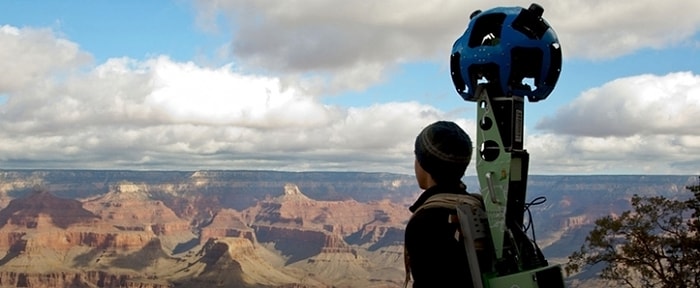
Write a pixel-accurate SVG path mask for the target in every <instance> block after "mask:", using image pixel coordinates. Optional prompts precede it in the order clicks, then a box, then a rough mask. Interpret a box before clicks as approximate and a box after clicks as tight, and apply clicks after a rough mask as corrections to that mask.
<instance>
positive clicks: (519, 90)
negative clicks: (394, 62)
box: [450, 4, 562, 102]
mask: <svg viewBox="0 0 700 288" xmlns="http://www.w3.org/2000/svg"><path fill="white" fill-rule="evenodd" d="M543 12H544V9H542V7H541V6H539V5H537V4H532V5H530V7H529V8H528V9H525V8H522V7H498V8H493V9H490V10H487V11H483V12H481V11H478V10H477V11H475V12H474V13H472V15H471V19H470V21H469V26H468V27H467V31H465V32H464V35H462V36H461V37H459V39H457V41H455V43H454V45H453V46H452V56H451V57H450V70H451V73H452V82H453V83H454V85H455V88H456V89H457V93H459V94H460V95H461V96H462V98H464V100H467V101H476V97H477V95H475V92H476V87H477V85H479V84H482V83H487V84H486V85H487V87H488V91H489V94H492V93H494V92H496V93H500V94H499V95H492V96H507V97H513V96H518V97H527V98H528V99H529V100H530V102H537V101H540V100H543V99H545V98H547V96H549V93H551V92H552V90H554V86H555V85H556V83H557V80H558V79H559V74H560V72H561V61H562V56H561V47H560V44H559V40H558V39H557V35H556V34H555V33H554V30H553V29H552V27H551V26H550V25H549V24H548V23H547V21H545V20H544V19H543V18H542V14H543Z"/></svg>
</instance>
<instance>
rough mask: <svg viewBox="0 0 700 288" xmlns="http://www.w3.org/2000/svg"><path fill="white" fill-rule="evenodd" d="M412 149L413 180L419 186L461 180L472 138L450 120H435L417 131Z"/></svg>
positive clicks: (468, 156)
mask: <svg viewBox="0 0 700 288" xmlns="http://www.w3.org/2000/svg"><path fill="white" fill-rule="evenodd" d="M414 152H415V154H416V162H415V170H416V180H417V181H418V184H419V186H420V187H421V188H423V189H427V188H430V186H432V185H435V184H452V183H461V180H462V176H464V171H465V170H467V166H468V165H469V161H470V160H471V156H472V141H471V139H470V138H469V135H467V133H466V132H464V130H462V128H460V127H459V126H458V125H457V124H455V123H454V122H449V121H438V122H435V123H433V124H430V125H429V126H428V127H425V128H424V129H423V131H421V132H420V134H418V137H416V144H415V151H414ZM426 174H427V175H426Z"/></svg>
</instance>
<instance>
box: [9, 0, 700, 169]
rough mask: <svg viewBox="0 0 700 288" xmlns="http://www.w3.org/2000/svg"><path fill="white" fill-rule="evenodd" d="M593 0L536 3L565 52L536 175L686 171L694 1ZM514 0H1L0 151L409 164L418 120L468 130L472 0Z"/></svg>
mask: <svg viewBox="0 0 700 288" xmlns="http://www.w3.org/2000/svg"><path fill="white" fill-rule="evenodd" d="M579 2H580V3H579ZM597 2H598V1H577V2H571V1H553V0H552V1H540V2H538V3H539V4H541V5H542V6H543V7H544V9H545V12H544V17H545V19H547V21H548V22H549V23H550V24H551V25H552V26H553V27H554V30H555V31H556V33H557V35H558V36H559V40H560V42H561V44H562V51H563V53H564V64H563V67H562V73H561V77H560V79H559V82H558V83H557V86H556V88H555V90H554V92H553V93H552V94H551V95H550V96H549V98H547V99H546V100H544V101H541V102H538V103H526V125H527V127H526V129H527V131H526V133H527V134H526V136H527V138H526V143H525V147H526V149H528V151H529V152H530V154H531V164H530V171H531V173H534V174H699V173H700V129H697V128H696V127H697V124H696V123H697V120H696V119H697V115H700V104H699V102H700V60H699V59H700V52H699V50H700V33H699V31H700V18H699V17H697V13H696V12H695V11H699V10H700V2H698V1H692V0H672V1H666V2H663V3H662V2H661V1H647V0H640V1H633V0H629V1H627V0H626V1H616V2H615V3H607V2H606V3H603V2H601V3H597ZM529 4H530V2H525V1H440V2H437V1H436V2H425V1H415V3H413V2H411V1H399V0H396V1H381V2H375V1H366V2H351V3H348V2H347V1H334V0H322V1H238V0H230V1H229V0H213V1H185V0H178V1H14V0H10V1H3V2H2V4H0V68H2V70H3V71H12V72H6V73H4V74H3V75H0V123H2V124H0V147H2V148H1V149H0V167H3V168H29V169H39V168H87V169H166V170H196V169H273V170H289V171H306V170H332V171H381V172H397V173H407V174H411V173H413V168H412V167H413V155H412V151H413V147H412V144H413V140H414V137H415V135H416V134H417V133H418V132H419V131H420V129H421V128H422V127H424V126H426V125H428V124H430V123H432V122H434V121H436V120H440V119H445V120H452V121H456V122H457V123H458V124H460V125H461V126H462V127H463V128H464V129H465V130H466V131H467V132H468V133H469V134H470V135H472V138H474V139H475V138H476V137H475V136H476V135H475V122H474V118H475V108H476V107H475V104H474V103H471V102H464V101H463V100H461V98H460V97H459V96H458V95H457V94H456V92H455V91H454V87H453V85H452V83H451V80H450V77H449V67H448V63H447V60H448V59H449V53H450V51H451V47H452V43H453V42H454V41H455V40H456V39H457V38H458V37H459V36H461V34H462V33H463V32H464V30H465V28H466V25H467V24H468V22H467V21H468V15H469V14H470V13H471V12H472V11H473V10H476V9H481V10H486V9H489V8H493V7H496V6H522V7H527V6H529ZM669 19H673V20H674V21H669ZM473 167H474V165H471V168H470V169H469V170H468V172H467V173H468V174H472V175H473V174H474V173H475V171H474V169H473Z"/></svg>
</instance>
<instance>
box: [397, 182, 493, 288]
mask: <svg viewBox="0 0 700 288" xmlns="http://www.w3.org/2000/svg"><path fill="white" fill-rule="evenodd" d="M432 208H448V209H452V210H454V211H455V213H454V214H452V213H450V217H449V218H448V219H447V221H448V222H449V223H458V224H459V229H457V232H456V233H458V234H456V235H455V238H458V237H462V236H464V233H465V232H467V233H473V232H474V231H473V230H474V229H473V227H469V226H473V225H468V224H467V223H466V220H464V221H462V219H463V218H465V217H466V216H465V213H468V214H469V215H470V216H469V217H470V218H477V219H486V215H485V212H484V210H485V208H484V201H483V198H482V197H481V195H478V194H450V193H438V194H435V195H433V196H430V197H429V198H428V199H427V200H426V201H425V202H423V204H422V205H421V206H420V207H418V209H416V211H414V212H413V215H416V214H417V213H418V212H419V211H421V210H425V209H432ZM411 218H413V216H411ZM471 220H472V219H470V221H471ZM468 238H469V239H472V240H473V239H474V237H473V234H471V235H470V237H468ZM472 242H473V241H472ZM466 245H467V244H466V243H465V246H466ZM468 256H469V255H468ZM474 257H475V256H474ZM410 260H411V259H410V257H409V255H408V250H407V249H406V244H405V243H404V265H405V268H406V278H405V280H404V285H403V287H404V288H407V287H408V282H410V281H411V265H410ZM470 262H472V260H471V259H470Z"/></svg>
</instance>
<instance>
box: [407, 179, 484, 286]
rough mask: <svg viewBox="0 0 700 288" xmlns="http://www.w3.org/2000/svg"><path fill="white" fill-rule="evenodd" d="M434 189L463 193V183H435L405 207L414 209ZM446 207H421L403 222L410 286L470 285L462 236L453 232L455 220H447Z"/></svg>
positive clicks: (436, 191)
mask: <svg viewBox="0 0 700 288" xmlns="http://www.w3.org/2000/svg"><path fill="white" fill-rule="evenodd" d="M438 193H453V194H467V190H466V187H465V186H464V185H463V184H461V183H459V185H436V186H433V187H431V188H429V189H427V190H425V191H424V192H423V193H422V194H421V195H420V196H419V197H418V200H416V202H415V203H414V204H413V205H412V206H411V207H410V208H409V210H411V212H415V211H416V210H418V208H419V207H420V206H421V205H423V203H425V201H426V200H427V199H428V198H430V196H433V195H435V194H438ZM455 213H456V212H455V210H453V209H448V208H426V209H421V210H420V211H418V212H417V213H415V214H414V215H413V217H411V220H409V222H408V224H407V225H406V234H405V239H404V241H405V245H406V253H407V255H408V260H407V261H408V267H407V268H409V269H410V272H411V275H412V278H413V287H414V288H420V287H471V286H472V281H471V275H470V274H469V273H470V272H469V264H468V260H467V255H466V251H465V249H464V242H463V241H464V240H463V239H462V237H459V234H458V233H457V229H458V225H459V224H458V223H449V221H448V219H449V217H450V214H455Z"/></svg>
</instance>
